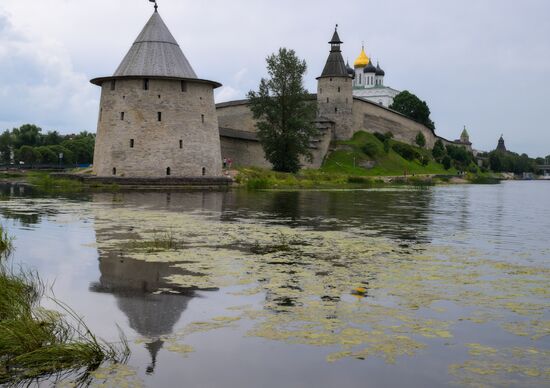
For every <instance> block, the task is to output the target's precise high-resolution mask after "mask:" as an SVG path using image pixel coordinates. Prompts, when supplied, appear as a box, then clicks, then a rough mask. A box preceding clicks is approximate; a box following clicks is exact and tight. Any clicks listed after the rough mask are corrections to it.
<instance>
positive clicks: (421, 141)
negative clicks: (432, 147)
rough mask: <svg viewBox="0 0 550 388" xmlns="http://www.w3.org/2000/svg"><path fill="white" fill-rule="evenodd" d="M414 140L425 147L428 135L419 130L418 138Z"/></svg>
mask: <svg viewBox="0 0 550 388" xmlns="http://www.w3.org/2000/svg"><path fill="white" fill-rule="evenodd" d="M414 142H415V143H416V144H417V145H418V146H419V147H424V146H425V145H426V137H425V136H424V134H423V133H422V132H418V135H416V138H415V139H414Z"/></svg>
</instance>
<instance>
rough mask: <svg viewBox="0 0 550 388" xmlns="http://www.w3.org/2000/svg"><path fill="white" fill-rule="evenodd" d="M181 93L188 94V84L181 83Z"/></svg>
mask: <svg viewBox="0 0 550 388" xmlns="http://www.w3.org/2000/svg"><path fill="white" fill-rule="evenodd" d="M181 91H182V92H186V91H187V82H185V81H181Z"/></svg>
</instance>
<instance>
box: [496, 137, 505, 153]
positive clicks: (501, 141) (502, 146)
mask: <svg viewBox="0 0 550 388" xmlns="http://www.w3.org/2000/svg"><path fill="white" fill-rule="evenodd" d="M497 151H501V152H506V144H504V135H500V139H498V144H497Z"/></svg>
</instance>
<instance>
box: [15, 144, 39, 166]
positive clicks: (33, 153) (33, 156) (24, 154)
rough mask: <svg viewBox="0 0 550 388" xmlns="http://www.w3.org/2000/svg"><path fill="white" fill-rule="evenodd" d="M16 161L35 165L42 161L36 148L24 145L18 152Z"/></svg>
mask: <svg viewBox="0 0 550 388" xmlns="http://www.w3.org/2000/svg"><path fill="white" fill-rule="evenodd" d="M16 159H17V160H19V161H21V162H24V163H25V164H35V163H38V162H39V161H40V153H39V152H38V151H37V150H36V149H35V148H33V147H31V146H28V145H24V146H22V147H21V148H19V149H18V150H17V151H16Z"/></svg>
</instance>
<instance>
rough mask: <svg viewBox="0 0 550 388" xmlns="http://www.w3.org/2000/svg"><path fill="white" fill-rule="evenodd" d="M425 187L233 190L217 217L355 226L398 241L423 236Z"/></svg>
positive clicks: (426, 212)
mask: <svg viewBox="0 0 550 388" xmlns="http://www.w3.org/2000/svg"><path fill="white" fill-rule="evenodd" d="M432 202H433V193H432V191H431V190H430V189H410V190H403V189H401V190H380V191H294V192H276V191H266V192H247V191H234V192H231V193H227V195H226V196H225V197H224V203H223V204H224V206H223V209H224V213H223V215H222V220H227V221H231V220H236V219H238V218H245V219H248V218H252V219H254V218H256V219H261V220H267V221H270V222H272V223H276V224H286V225H290V226H304V227H310V228H315V229H327V230H328V229H330V230H335V229H344V228H348V227H359V228H362V229H364V230H366V231H368V232H369V233H372V234H375V235H381V236H385V237H389V238H396V239H402V240H422V239H424V238H425V233H426V231H427V229H428V226H429V222H430V206H431V205H432Z"/></svg>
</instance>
